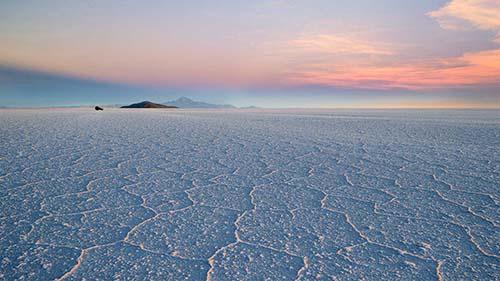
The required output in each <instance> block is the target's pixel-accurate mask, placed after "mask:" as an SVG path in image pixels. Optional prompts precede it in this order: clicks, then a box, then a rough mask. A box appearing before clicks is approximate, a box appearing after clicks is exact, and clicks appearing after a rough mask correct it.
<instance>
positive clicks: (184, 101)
mask: <svg viewBox="0 0 500 281" xmlns="http://www.w3.org/2000/svg"><path fill="white" fill-rule="evenodd" d="M163 104H165V105H171V106H176V107H178V108H237V107H236V106H234V105H231V104H213V103H207V102H202V101H195V100H192V99H190V98H187V97H180V98H178V99H176V100H171V101H167V102H164V103H163Z"/></svg>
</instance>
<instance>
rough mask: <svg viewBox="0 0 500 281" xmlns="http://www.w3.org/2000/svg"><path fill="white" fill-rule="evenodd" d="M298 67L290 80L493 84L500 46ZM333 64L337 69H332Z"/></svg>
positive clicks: (497, 79) (499, 77)
mask: <svg viewBox="0 0 500 281" xmlns="http://www.w3.org/2000/svg"><path fill="white" fill-rule="evenodd" d="M318 68H319V66H318V65H315V66H314V67H312V69H314V70H311V71H298V72H295V73H292V74H291V75H290V77H289V78H290V80H289V81H290V82H291V83H297V84H319V85H328V86H336V87H349V88H351V87H352V88H366V89H380V90H384V89H398V88H403V89H412V90H422V89H429V88H444V87H460V86H470V85H485V84H490V85H491V84H494V85H499V86H500V49H498V50H491V51H483V52H477V53H466V54H464V55H463V56H461V57H456V58H451V59H437V60H433V61H428V62H425V63H419V64H403V65H392V66H348V65H343V66H339V65H337V66H329V65H324V70H321V69H320V70H318ZM332 68H334V69H335V70H334V71H331V70H330V69H332Z"/></svg>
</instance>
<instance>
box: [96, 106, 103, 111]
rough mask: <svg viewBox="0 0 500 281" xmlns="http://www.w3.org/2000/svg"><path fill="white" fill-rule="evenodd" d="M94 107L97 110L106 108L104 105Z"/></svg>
mask: <svg viewBox="0 0 500 281" xmlns="http://www.w3.org/2000/svg"><path fill="white" fill-rule="evenodd" d="M94 109H95V110H97V111H99V110H104V109H103V108H102V107H100V106H96V107H94Z"/></svg>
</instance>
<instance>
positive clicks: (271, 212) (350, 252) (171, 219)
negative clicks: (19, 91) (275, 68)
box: [0, 109, 500, 280]
mask: <svg viewBox="0 0 500 281" xmlns="http://www.w3.org/2000/svg"><path fill="white" fill-rule="evenodd" d="M0 196H1V200H0V208H1V218H0V280H53V279H65V280H360V279H365V280H498V279H499V276H500V259H499V257H500V231H499V230H500V228H499V224H500V208H499V204H500V112H499V111H474V110H464V111H453V110H443V111H431V110H421V111H416V110H388V111H383V110H364V111H363V110H119V109H105V110H104V111H103V112H95V111H93V110H88V109H52V110H49V109H38V110H0Z"/></svg>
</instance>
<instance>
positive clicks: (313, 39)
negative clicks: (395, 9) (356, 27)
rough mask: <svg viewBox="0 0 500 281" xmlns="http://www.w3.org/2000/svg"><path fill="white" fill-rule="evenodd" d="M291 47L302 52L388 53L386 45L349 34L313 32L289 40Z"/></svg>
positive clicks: (390, 52) (389, 52)
mask: <svg viewBox="0 0 500 281" xmlns="http://www.w3.org/2000/svg"><path fill="white" fill-rule="evenodd" d="M289 43H290V44H289V45H290V46H291V47H292V48H296V49H298V50H300V51H303V52H314V53H327V54H368V55H370V54H371V55H390V54H392V51H391V50H390V49H389V48H388V46H384V45H383V44H377V43H374V42H368V41H366V40H360V39H356V38H352V37H349V36H342V35H333V34H315V35H307V36H302V37H300V38H297V39H294V40H291V41H290V42H289Z"/></svg>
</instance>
